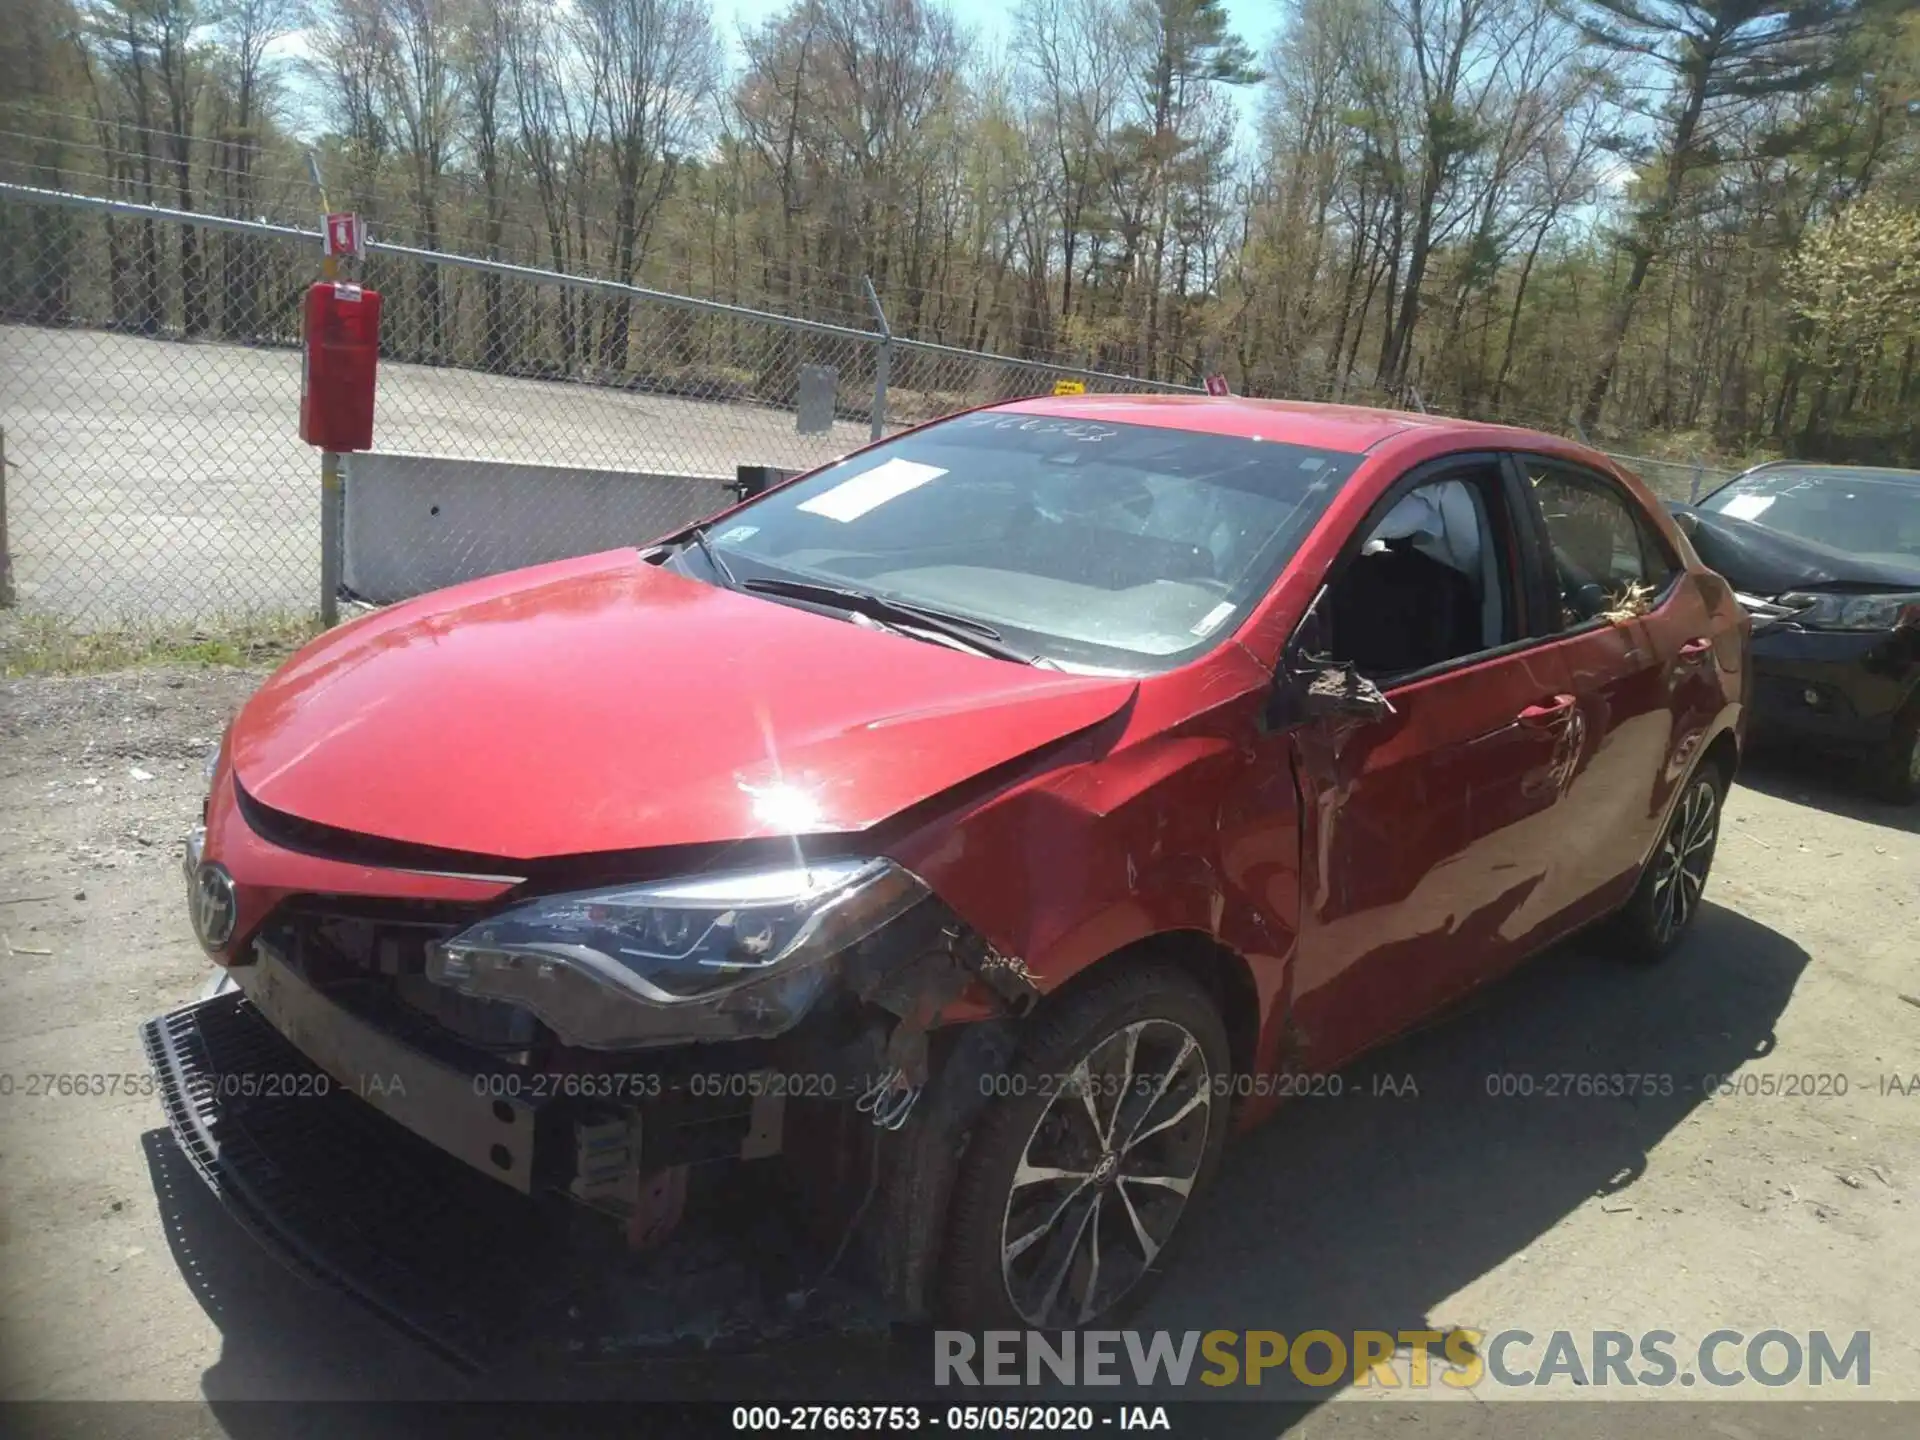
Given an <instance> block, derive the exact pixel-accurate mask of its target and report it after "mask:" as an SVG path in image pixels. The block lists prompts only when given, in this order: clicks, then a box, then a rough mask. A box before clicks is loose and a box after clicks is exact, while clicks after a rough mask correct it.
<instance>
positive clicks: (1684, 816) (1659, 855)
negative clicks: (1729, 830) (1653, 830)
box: [1612, 765, 1727, 965]
mask: <svg viewBox="0 0 1920 1440" xmlns="http://www.w3.org/2000/svg"><path fill="white" fill-rule="evenodd" d="M1726 791H1727V782H1726V777H1725V776H1724V775H1722V774H1721V772H1720V767H1719V766H1717V765H1703V766H1701V767H1700V768H1699V769H1697V770H1695V771H1694V772H1693V774H1692V775H1690V776H1688V777H1687V787H1686V789H1685V791H1684V792H1682V794H1681V797H1680V802H1679V803H1678V804H1677V805H1675V806H1674V807H1673V814H1672V815H1671V816H1669V817H1668V819H1667V829H1666V833H1665V834H1663V835H1662V836H1661V837H1660V844H1659V845H1658V846H1657V847H1656V848H1655V849H1654V852H1653V857H1652V858H1651V859H1649V860H1648V861H1647V868H1646V869H1645V870H1644V871H1643V872H1642V873H1641V876H1640V883H1639V885H1638V886H1637V887H1635V889H1634V892H1633V898H1632V899H1630V900H1628V901H1627V903H1626V905H1625V906H1623V907H1622V908H1621V910H1620V913H1619V914H1618V915H1616V916H1615V917H1614V925H1613V936H1612V938H1613V939H1614V941H1615V942H1616V943H1617V944H1618V946H1619V947H1620V948H1621V950H1622V951H1623V952H1624V953H1625V956H1626V958H1627V959H1629V960H1631V961H1633V962H1635V963H1636V964H1642V965H1651V964H1655V963H1657V962H1659V961H1661V960H1664V959H1666V958H1667V956H1668V955H1671V954H1672V953H1673V951H1674V949H1675V947H1676V946H1678V945H1679V943H1680V942H1681V940H1682V939H1684V938H1685V937H1686V933H1687V931H1688V930H1690V929H1692V928H1693V922H1694V919H1695V918H1696V917H1697V916H1698V915H1699V913H1700V897H1701V895H1702V893H1703V892H1704V891H1705V890H1706V886H1707V879H1708V877H1709V876H1710V875H1711V873H1712V871H1713V852H1714V850H1715V849H1716V848H1717V847H1718V845H1719V840H1720V807H1721V802H1722V801H1723V800H1725V798H1726Z"/></svg>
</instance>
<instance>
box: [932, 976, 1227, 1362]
mask: <svg viewBox="0 0 1920 1440" xmlns="http://www.w3.org/2000/svg"><path fill="white" fill-rule="evenodd" d="M1022 1050H1023V1058H1022V1061H1021V1063H1020V1064H1019V1065H1017V1066H1016V1067H1015V1068H1014V1069H1013V1070H1012V1071H1011V1072H1010V1073H1009V1074H1007V1075H1006V1076H1005V1077H1003V1078H1004V1081H1005V1084H1004V1085H1003V1086H1002V1085H1000V1084H998V1083H996V1089H1004V1091H1005V1098H1002V1099H998V1100H996V1101H995V1102H994V1104H993V1106H992V1108H991V1109H990V1110H989V1111H988V1112H987V1114H986V1115H985V1116H983V1117H982V1119H981V1121H980V1123H979V1125H978V1127H977V1128H976V1129H975V1131H974V1134H973V1137H972V1140H971V1141H970V1143H969V1144H968V1146H967V1152H966V1155H965V1158H964V1160H963V1161H962V1165H961V1171H960V1175H959V1177H958V1181H957V1184H956V1186H955V1190H954V1199H953V1207H952V1210H951V1212H950V1215H949V1231H948V1237H947V1246H946V1260H945V1264H944V1266H943V1272H944V1273H943V1281H944V1283H943V1290H944V1300H945V1304H944V1306H943V1308H944V1309H945V1311H946V1312H947V1316H948V1318H949V1319H950V1320H951V1321H952V1322H954V1323H957V1324H959V1325H961V1326H965V1327H968V1328H973V1329H996V1328H997V1329H1012V1328H1022V1327H1025V1328H1032V1329H1073V1328H1078V1327H1081V1326H1085V1325H1089V1324H1092V1323H1094V1322H1095V1321H1098V1320H1101V1319H1103V1318H1111V1317H1113V1316H1114V1315H1117V1314H1119V1313H1120V1312H1121V1311H1122V1310H1124V1309H1126V1308H1129V1307H1131V1306H1132V1305H1134V1304H1136V1303H1138V1301H1139V1300H1140V1299H1142V1298H1143V1297H1144V1294H1145V1291H1146V1288H1147V1286H1148V1284H1149V1282H1150V1280H1151V1279H1152V1278H1153V1277H1154V1276H1155V1275H1156V1274H1157V1273H1158V1272H1159V1271H1160V1270H1161V1268H1162V1267H1163V1265H1164V1263H1165V1254H1166V1250H1167V1246H1168V1244H1169V1243H1170V1242H1171V1241H1172V1239H1173V1236H1174V1232H1175V1231H1176V1229H1178V1228H1179V1226H1180V1224H1181V1221H1182V1219H1183V1217H1184V1216H1185V1214H1186V1212H1187V1211H1188V1210H1189V1209H1190V1208H1191V1207H1192V1204H1193V1202H1194V1199H1195V1197H1196V1196H1197V1195H1198V1194H1199V1193H1200V1191H1201V1190H1202V1189H1203V1188H1204V1187H1205V1185H1206V1183H1207V1182H1208V1180H1209V1179H1211V1177H1212V1175H1213V1171H1214V1169H1215V1167H1216V1166H1217V1165H1218V1163H1219V1158H1220V1150H1221V1146H1222V1143H1223V1141H1224V1139H1225V1136H1226V1128H1227V1104H1226V1101H1225V1099H1224V1098H1222V1097H1221V1096H1220V1095H1218V1094H1216V1089H1217V1088H1218V1083H1219V1082H1221V1081H1224V1080H1225V1078H1226V1075H1227V1065H1228V1051H1227V1038H1226V1030H1225V1027H1224V1026H1223V1025H1222V1023H1221V1019H1220V1015H1219V1012H1218V1011H1217V1010H1216V1009H1215V1008H1214V1004H1213V1001H1212V1000H1211V999H1210V998H1209V997H1208V996H1207V994H1206V992H1205V991H1203V990H1202V989H1201V988H1200V987H1199V986H1198V985H1197V984H1195V983H1194V981H1193V980H1191V979H1190V978H1188V977H1187V976H1186V975H1185V974H1183V973H1181V972H1179V971H1177V970H1171V969H1161V968H1158V967H1142V968H1133V967H1128V968H1126V969H1123V970H1119V971H1117V972H1116V973H1115V974H1114V975H1113V976H1112V977H1111V978H1103V979H1096V980H1095V981H1093V982H1092V983H1091V984H1089V985H1088V987H1087V988H1086V989H1084V990H1082V991H1080V992H1079V993H1077V994H1073V995H1069V996H1068V997H1066V998H1065V999H1064V1000H1063V1002H1062V1003H1061V1004H1060V1006H1059V1008H1058V1009H1056V1010H1054V1011H1052V1013H1043V1015H1042V1016H1040V1017H1037V1024H1036V1026H1035V1029H1034V1030H1033V1032H1032V1033H1031V1034H1030V1035H1029V1037H1028V1039H1027V1041H1026V1043H1025V1044H1024V1045H1023V1047H1022Z"/></svg>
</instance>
